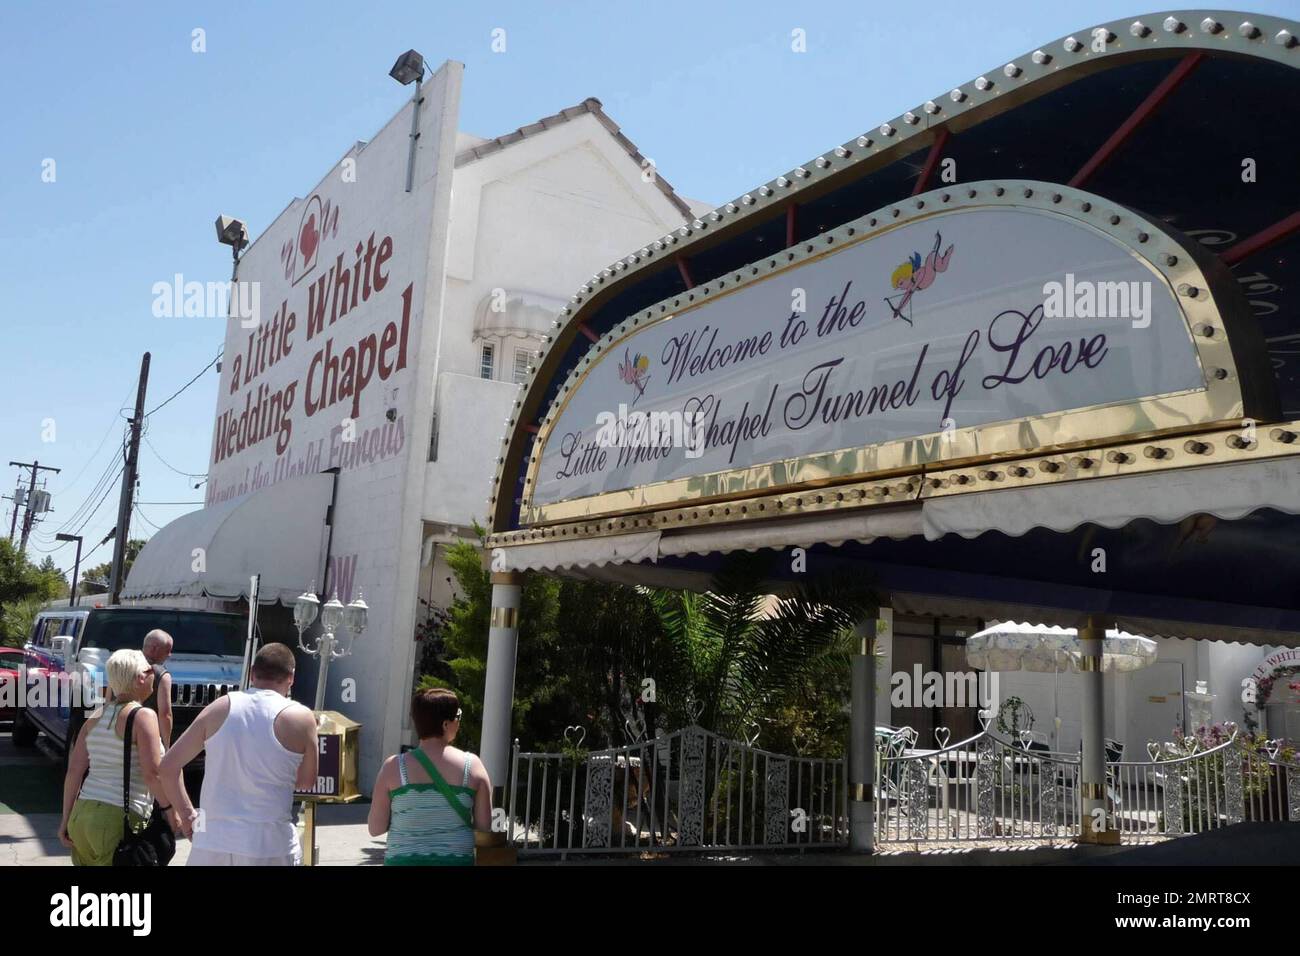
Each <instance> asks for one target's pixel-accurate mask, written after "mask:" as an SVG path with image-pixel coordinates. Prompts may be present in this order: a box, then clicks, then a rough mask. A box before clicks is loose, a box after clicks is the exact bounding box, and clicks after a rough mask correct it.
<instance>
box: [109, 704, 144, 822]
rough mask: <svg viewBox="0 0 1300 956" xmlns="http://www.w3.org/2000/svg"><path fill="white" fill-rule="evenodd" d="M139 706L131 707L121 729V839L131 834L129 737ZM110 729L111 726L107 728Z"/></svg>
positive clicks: (133, 727) (132, 731) (131, 733)
mask: <svg viewBox="0 0 1300 956" xmlns="http://www.w3.org/2000/svg"><path fill="white" fill-rule="evenodd" d="M139 710H140V708H139V707H132V708H131V711H130V713H128V714H127V715H126V727H124V728H123V729H122V839H127V838H128V837H130V836H131V835H132V831H131V737H132V735H133V733H134V731H135V715H136V713H137V712H139ZM109 729H110V730H111V729H112V728H109Z"/></svg>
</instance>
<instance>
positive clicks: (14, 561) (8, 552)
mask: <svg viewBox="0 0 1300 956" xmlns="http://www.w3.org/2000/svg"><path fill="white" fill-rule="evenodd" d="M67 593H68V583H67V581H65V580H64V578H63V575H62V574H61V573H60V572H59V569H58V568H57V567H56V566H55V564H54V561H53V560H52V559H51V558H50V556H49V555H46V557H45V560H44V561H42V562H41V564H40V566H39V567H37V566H35V565H33V564H32V563H31V561H30V560H29V559H28V558H27V556H26V555H25V554H23V553H22V552H21V551H19V550H18V548H16V547H15V546H14V545H13V543H12V542H10V541H8V540H7V539H0V643H4V644H8V645H11V646H18V645H20V644H22V643H23V641H25V640H26V639H27V635H28V634H29V633H30V632H31V625H32V620H33V619H34V618H35V616H36V612H37V611H38V610H40V607H41V605H42V604H44V603H45V602H46V601H51V600H54V599H55V598H58V597H62V596H63V595H65V594H67Z"/></svg>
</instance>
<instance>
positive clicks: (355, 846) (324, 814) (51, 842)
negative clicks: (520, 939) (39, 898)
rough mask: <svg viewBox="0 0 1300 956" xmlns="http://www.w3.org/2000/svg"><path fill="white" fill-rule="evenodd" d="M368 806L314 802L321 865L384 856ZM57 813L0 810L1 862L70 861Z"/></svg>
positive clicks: (179, 860) (186, 851) (183, 854)
mask: <svg viewBox="0 0 1300 956" xmlns="http://www.w3.org/2000/svg"><path fill="white" fill-rule="evenodd" d="M0 772H3V771H2V770H0ZM368 810H369V804H352V805H349V806H325V807H318V808H317V810H316V843H317V846H319V847H320V861H319V865H320V866H378V865H379V864H381V863H382V862H383V859H384V846H385V844H386V842H387V837H379V838H378V839H374V838H372V837H371V836H370V833H369V832H368V831H367V830H366V813H367V811H368ZM59 816H60V815H59V814H57V813H27V814H22V813H0V868H4V867H10V866H71V865H72V857H71V855H70V854H69V852H68V851H67V850H65V849H64V848H63V845H62V844H61V843H59ZM189 855H190V841H189V840H178V841H177V843H176V856H175V858H174V859H173V860H172V863H171V865H172V866H184V865H185V861H186V860H187V859H189Z"/></svg>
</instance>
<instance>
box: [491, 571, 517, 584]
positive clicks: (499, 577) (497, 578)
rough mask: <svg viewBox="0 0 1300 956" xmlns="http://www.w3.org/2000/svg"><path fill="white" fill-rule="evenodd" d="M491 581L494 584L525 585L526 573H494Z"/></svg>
mask: <svg viewBox="0 0 1300 956" xmlns="http://www.w3.org/2000/svg"><path fill="white" fill-rule="evenodd" d="M489 580H490V581H491V583H493V584H523V583H524V573H523V572H522V571H493V572H492V576H491V578H490V579H489Z"/></svg>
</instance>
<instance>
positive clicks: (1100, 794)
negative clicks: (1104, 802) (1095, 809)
mask: <svg viewBox="0 0 1300 956" xmlns="http://www.w3.org/2000/svg"><path fill="white" fill-rule="evenodd" d="M1079 793H1080V794H1082V795H1083V799H1085V800H1101V799H1104V798H1105V796H1106V785H1105V784H1102V783H1081V784H1079Z"/></svg>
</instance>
